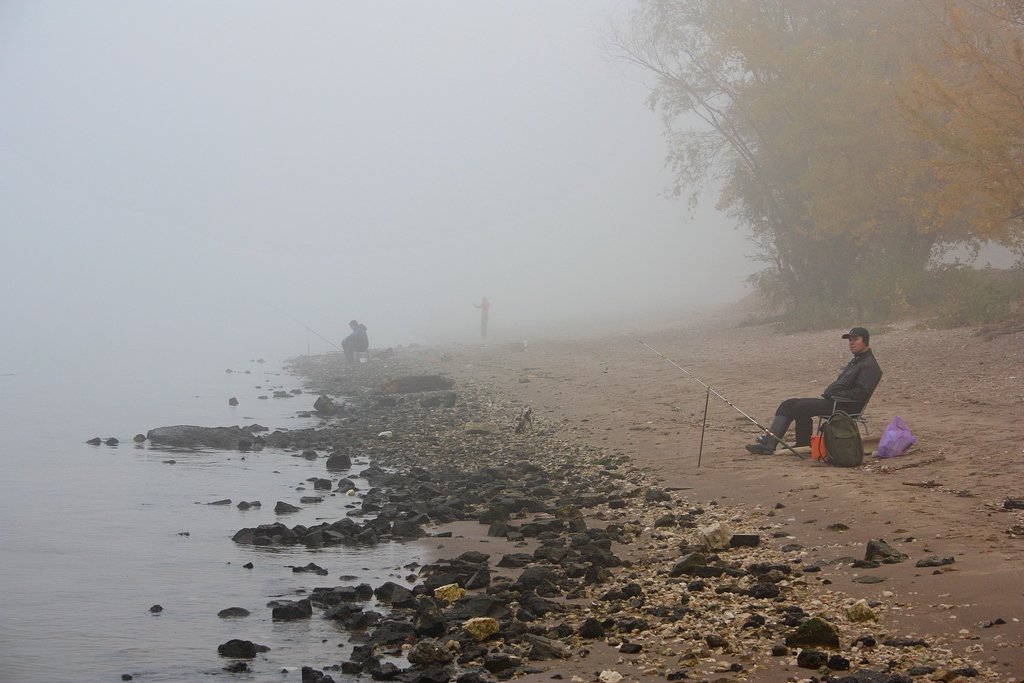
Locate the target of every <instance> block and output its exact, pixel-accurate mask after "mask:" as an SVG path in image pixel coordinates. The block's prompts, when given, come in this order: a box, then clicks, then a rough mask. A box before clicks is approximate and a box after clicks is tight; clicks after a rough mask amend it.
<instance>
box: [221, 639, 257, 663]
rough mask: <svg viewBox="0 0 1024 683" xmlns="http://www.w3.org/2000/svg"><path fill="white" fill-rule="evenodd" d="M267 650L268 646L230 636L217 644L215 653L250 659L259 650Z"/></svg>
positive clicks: (222, 655) (233, 657)
mask: <svg viewBox="0 0 1024 683" xmlns="http://www.w3.org/2000/svg"><path fill="white" fill-rule="evenodd" d="M269 651H270V648H269V647H267V646H266V645H257V644H256V643H254V642H252V641H251V640H239V639H238V638H232V639H231V640H229V641H228V642H226V643H222V644H220V645H218V646H217V654H219V655H220V656H221V657H229V658H231V659H252V658H253V657H255V656H256V655H257V654H259V653H260V652H269Z"/></svg>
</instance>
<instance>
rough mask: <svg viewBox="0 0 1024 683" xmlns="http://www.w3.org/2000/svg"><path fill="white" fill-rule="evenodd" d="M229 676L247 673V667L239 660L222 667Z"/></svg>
mask: <svg viewBox="0 0 1024 683" xmlns="http://www.w3.org/2000/svg"><path fill="white" fill-rule="evenodd" d="M224 670H225V671H227V672H228V673H229V674H241V673H245V672H247V671H249V665H248V664H247V663H245V662H243V661H241V660H239V661H234V662H231V663H230V664H228V665H227V666H225V667H224Z"/></svg>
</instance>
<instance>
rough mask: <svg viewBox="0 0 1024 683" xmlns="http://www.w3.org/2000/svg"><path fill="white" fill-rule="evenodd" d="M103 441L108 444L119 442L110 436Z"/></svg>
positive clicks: (112, 444)
mask: <svg viewBox="0 0 1024 683" xmlns="http://www.w3.org/2000/svg"><path fill="white" fill-rule="evenodd" d="M103 443H105V444H107V445H108V446H116V445H117V444H119V443H121V442H120V441H118V440H117V439H115V438H114V437H110V438H109V439H105V440H104V441H103Z"/></svg>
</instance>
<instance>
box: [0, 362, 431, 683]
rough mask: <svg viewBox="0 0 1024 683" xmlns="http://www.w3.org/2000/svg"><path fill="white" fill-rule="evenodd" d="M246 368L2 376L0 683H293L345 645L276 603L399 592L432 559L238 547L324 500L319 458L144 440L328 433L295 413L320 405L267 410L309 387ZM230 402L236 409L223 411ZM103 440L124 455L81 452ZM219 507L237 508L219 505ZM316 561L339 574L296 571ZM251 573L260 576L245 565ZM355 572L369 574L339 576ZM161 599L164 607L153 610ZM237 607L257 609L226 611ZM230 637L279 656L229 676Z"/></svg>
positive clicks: (303, 402) (304, 402) (330, 503)
mask: <svg viewBox="0 0 1024 683" xmlns="http://www.w3.org/2000/svg"><path fill="white" fill-rule="evenodd" d="M233 368H234V369H236V370H240V371H244V370H250V372H251V374H244V373H243V372H234V373H231V374H228V373H226V372H224V369H225V368H224V366H221V367H219V368H213V367H208V368H195V367H188V368H185V369H183V368H181V367H170V366H168V367H163V368H156V369H150V370H148V372H147V374H146V375H145V376H139V375H138V374H136V373H134V372H131V373H125V374H124V375H123V376H120V377H115V378H111V377H110V376H109V375H105V376H104V377H103V379H102V380H100V379H98V378H97V377H95V376H94V377H90V376H89V373H88V372H83V373H81V376H75V377H72V376H69V375H67V374H64V375H63V376H53V375H48V374H46V373H33V372H31V371H29V372H18V373H17V374H15V375H14V376H0V433H2V434H3V437H4V438H3V445H2V447H0V448H2V450H0V454H2V455H0V458H2V463H3V475H2V477H0V579H2V582H3V587H2V589H0V681H10V682H12V683H13V682H23V681H24V682H32V681H46V682H48V683H53V682H59V681H119V680H121V675H122V674H126V673H127V674H131V675H133V676H134V678H135V680H136V681H192V680H206V679H208V678H209V676H210V675H217V674H219V675H221V676H224V677H229V678H230V679H231V680H253V681H297V680H300V674H299V670H298V668H299V667H301V666H302V665H304V664H309V665H313V666H317V667H318V668H319V667H321V666H323V665H326V664H332V663H338V662H340V661H342V660H343V659H344V658H346V655H347V653H348V652H349V647H348V645H347V644H346V640H345V638H344V634H343V632H341V631H340V630H338V629H336V628H335V627H334V626H333V625H332V624H331V623H330V622H328V621H327V620H323V619H321V618H319V617H318V615H317V614H314V616H313V619H312V620H309V621H302V622H292V623H274V622H272V621H271V619H270V609H269V608H267V607H266V603H267V602H268V601H269V600H271V599H274V598H277V597H284V598H288V599H297V595H296V593H297V591H299V590H302V589H304V590H306V591H308V590H310V589H312V588H313V587H315V586H334V585H341V584H350V583H357V582H360V581H366V582H368V583H371V584H373V585H377V584H379V583H381V582H382V581H384V580H386V579H392V580H398V581H400V577H402V576H404V575H405V574H407V573H408V572H407V571H406V570H401V569H400V567H401V565H403V564H406V563H408V562H410V561H414V560H416V561H419V560H420V559H421V557H420V556H419V552H420V551H419V549H418V548H417V547H416V546H414V545H402V544H385V545H381V546H379V547H377V548H374V549H369V550H355V549H345V548H341V549H325V550H320V551H309V550H306V549H304V548H297V549H284V550H274V549H269V548H259V547H249V546H239V545H236V544H235V543H233V542H232V541H231V540H230V538H231V536H232V535H233V534H234V532H235V531H237V530H238V529H240V528H242V527H251V526H256V525H258V524H264V523H270V522H273V521H275V520H277V519H278V517H277V516H276V515H275V514H274V511H273V509H274V504H275V502H276V501H278V500H284V501H287V502H291V503H294V504H299V503H298V499H299V497H300V496H302V495H314V494H315V495H320V493H318V492H314V491H313V490H312V486H311V485H308V484H307V483H306V480H307V479H308V478H310V477H314V476H321V477H323V476H328V475H327V474H326V468H325V466H324V460H323V459H319V460H317V461H312V462H311V461H307V460H305V459H303V458H298V457H293V456H292V455H291V454H289V453H285V452H282V451H277V450H272V449H267V450H264V451H262V452H260V453H250V454H245V455H242V454H240V453H237V452H222V451H210V452H200V453H182V452H168V451H166V450H161V449H157V448H148V447H141V448H140V447H137V446H136V445H135V444H134V443H133V442H132V437H133V436H134V435H135V434H136V433H139V432H142V433H145V432H146V431H147V430H149V429H152V428H154V427H159V426H163V425H171V424H197V425H202V426H221V425H234V424H251V423H252V422H259V423H260V424H262V425H265V426H267V427H270V428H271V429H275V428H289V429H295V428H300V427H305V426H310V425H312V424H315V423H316V420H315V419H301V418H296V417H294V415H295V412H296V411H298V410H308V409H310V408H311V406H312V402H313V400H314V399H315V396H313V395H309V394H302V395H300V396H297V397H295V398H290V399H270V400H259V399H257V396H259V395H262V394H267V395H272V393H273V391H272V390H273V389H274V388H281V389H286V390H290V389H293V388H301V382H300V380H299V379H297V378H294V377H290V376H288V375H287V374H283V373H281V372H280V370H278V369H277V368H269V367H268V365H261V364H256V363H252V362H251V361H244V362H238V363H236V364H235V365H234V366H233ZM154 373H156V374H155V375H154ZM257 385H260V387H261V388H257ZM232 396H235V397H237V398H238V399H239V402H240V405H239V406H237V407H234V408H233V407H230V406H228V404H227V401H228V398H230V397H232ZM94 436H99V437H103V438H106V437H108V436H115V437H117V438H119V439H120V440H121V444H120V445H119V446H116V447H110V446H105V445H101V446H90V445H88V444H86V443H84V442H85V441H86V440H87V439H90V438H92V437H94ZM171 459H173V460H175V461H176V463H175V464H168V463H166V462H165V461H167V460H171ZM362 464H365V463H362ZM358 465H359V463H357V466H356V467H355V468H354V471H358V470H359V469H360V468H359V466H358ZM357 484H360V485H361V487H362V488H364V489H365V485H364V484H363V482H361V481H357ZM304 485H307V486H308V490H306V491H303V490H299V489H300V488H301V487H302V486H304ZM224 498H230V499H231V500H232V505H230V506H211V505H207V503H209V502H212V501H216V500H220V499H224ZM241 500H249V501H251V500H259V501H261V502H262V504H263V507H262V509H252V510H248V511H244V512H243V511H240V510H238V509H237V508H236V507H235V504H236V503H238V502H239V501H241ZM354 500H358V499H353V498H350V497H347V496H334V497H327V498H326V499H325V500H324V502H323V503H321V504H319V505H307V506H303V507H304V509H303V510H302V511H301V512H298V513H295V514H292V515H285V516H282V517H281V518H280V519H281V521H283V522H284V523H285V524H288V525H289V526H293V525H295V524H300V523H301V524H311V523H317V521H318V520H320V519H322V518H326V519H328V520H335V519H339V518H341V517H343V516H344V515H345V513H346V512H347V511H348V510H349V509H350V508H348V507H346V506H351V505H353V504H354V503H353V501H354ZM184 532H188V535H187V536H186V535H183V533H184ZM311 561H312V562H316V563H317V564H318V565H320V566H322V567H324V568H326V569H327V570H329V572H330V574H329V575H328V576H326V577H318V576H316V575H313V574H296V573H293V572H292V571H291V570H290V569H289V565H305V564H307V563H308V562H311ZM247 562H252V563H253V564H254V565H255V567H254V568H253V569H251V570H249V569H244V568H243V567H242V565H244V564H245V563H247ZM342 574H350V575H355V576H357V577H359V578H358V579H357V580H355V581H351V580H344V581H343V580H340V579H339V576H340V575H342ZM154 604H159V605H161V606H163V608H164V610H163V612H162V613H160V614H156V615H154V614H151V613H150V612H149V608H150V606H152V605H154ZM233 606H237V607H244V608H246V609H248V610H249V611H250V612H252V615H251V616H249V617H247V618H245V619H236V620H226V619H220V618H218V617H217V612H218V611H220V610H221V609H224V608H226V607H233ZM231 638H243V639H247V640H252V641H254V642H257V643H260V644H264V645H268V646H269V647H271V648H272V649H271V651H270V652H269V653H267V654H265V655H260V657H258V658H257V659H256V660H254V662H253V668H254V670H255V673H253V674H227V673H225V672H224V671H222V668H223V666H224V665H225V664H226V663H227V662H226V660H223V659H221V658H220V657H219V656H218V655H217V645H219V644H220V643H223V642H225V641H227V640H229V639H231ZM282 669H288V671H287V672H282ZM334 675H335V678H336V679H339V680H340V678H341V676H340V674H334Z"/></svg>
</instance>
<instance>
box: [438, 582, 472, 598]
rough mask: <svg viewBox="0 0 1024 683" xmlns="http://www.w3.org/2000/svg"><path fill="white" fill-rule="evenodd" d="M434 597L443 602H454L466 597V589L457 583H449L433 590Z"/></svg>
mask: <svg viewBox="0 0 1024 683" xmlns="http://www.w3.org/2000/svg"><path fill="white" fill-rule="evenodd" d="M434 597H435V598H437V599H439V600H444V601H445V602H455V601H456V600H461V599H462V598H464V597H466V589H465V588H462V587H460V586H459V584H457V583H449V584H446V585H444V586H439V587H437V588H435V589H434Z"/></svg>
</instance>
